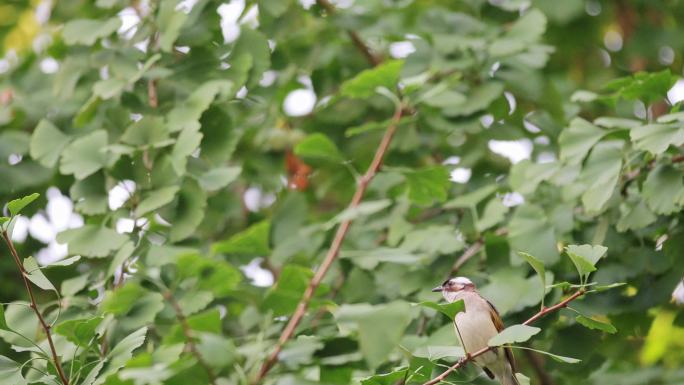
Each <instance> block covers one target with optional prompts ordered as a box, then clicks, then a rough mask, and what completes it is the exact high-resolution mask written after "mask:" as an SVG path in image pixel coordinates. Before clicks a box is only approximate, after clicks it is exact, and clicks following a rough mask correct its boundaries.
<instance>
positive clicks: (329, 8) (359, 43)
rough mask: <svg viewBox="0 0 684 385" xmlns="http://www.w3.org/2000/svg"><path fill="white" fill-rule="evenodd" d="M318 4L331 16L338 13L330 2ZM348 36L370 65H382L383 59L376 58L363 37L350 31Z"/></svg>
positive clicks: (319, 0)
mask: <svg viewBox="0 0 684 385" xmlns="http://www.w3.org/2000/svg"><path fill="white" fill-rule="evenodd" d="M316 3H318V6H319V7H321V8H323V9H325V11H326V12H327V13H328V14H330V15H332V14H334V13H335V11H336V9H335V6H334V5H332V4H331V3H330V1H328V0H316ZM347 34H348V35H349V38H350V39H351V41H352V43H354V46H355V47H356V49H357V50H358V51H359V52H361V53H362V54H363V56H364V57H365V58H366V60H367V61H368V63H370V64H371V65H372V66H373V67H375V66H377V65H378V64H380V63H382V59H381V58H379V57H378V56H376V55H375V54H374V53H373V51H371V49H370V47H368V45H367V44H366V43H365V42H364V41H363V39H361V36H359V34H358V33H357V32H356V31H352V30H348V31H347Z"/></svg>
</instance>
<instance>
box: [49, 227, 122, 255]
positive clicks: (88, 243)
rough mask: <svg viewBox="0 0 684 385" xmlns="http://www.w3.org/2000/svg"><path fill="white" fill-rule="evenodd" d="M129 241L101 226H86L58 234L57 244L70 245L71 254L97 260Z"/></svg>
mask: <svg viewBox="0 0 684 385" xmlns="http://www.w3.org/2000/svg"><path fill="white" fill-rule="evenodd" d="M127 240H128V237H127V236H125V235H122V234H119V233H117V232H116V231H115V230H112V229H110V228H108V227H104V226H100V225H85V226H83V227H79V228H77V229H70V230H65V231H62V232H61V233H59V234H57V242H59V243H62V244H65V243H67V244H69V254H80V255H83V256H86V257H95V258H102V257H106V256H108V255H109V254H110V253H111V252H112V251H114V250H117V249H119V248H120V247H121V246H123V244H124V243H125V242H126V241H127Z"/></svg>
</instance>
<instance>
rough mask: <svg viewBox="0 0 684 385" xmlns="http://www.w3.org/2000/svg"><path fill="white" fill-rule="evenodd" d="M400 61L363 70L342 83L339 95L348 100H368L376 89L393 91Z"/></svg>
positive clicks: (391, 61) (397, 80)
mask: <svg viewBox="0 0 684 385" xmlns="http://www.w3.org/2000/svg"><path fill="white" fill-rule="evenodd" d="M403 65H404V62H403V61H402V60H389V61H386V62H384V63H383V64H380V65H379V66H377V67H375V68H372V69H368V70H364V71H362V72H360V73H359V74H357V75H356V76H355V77H353V78H352V79H349V80H347V81H345V82H344V83H342V86H341V87H340V94H341V95H342V96H346V97H349V98H361V99H363V98H369V97H371V96H373V95H374V94H375V92H376V89H377V88H378V87H384V88H387V89H388V90H394V89H395V87H396V85H397V83H398V82H399V73H400V72H401V68H402V67H403Z"/></svg>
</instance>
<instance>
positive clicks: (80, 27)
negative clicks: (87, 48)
mask: <svg viewBox="0 0 684 385" xmlns="http://www.w3.org/2000/svg"><path fill="white" fill-rule="evenodd" d="M119 27H121V19H120V18H119V17H112V18H110V19H107V20H96V19H76V20H70V21H68V22H67V23H66V24H64V29H63V30H62V37H63V38H64V42H65V43H66V44H67V45H76V44H81V45H93V44H95V42H96V41H97V40H98V39H101V38H103V37H107V36H109V35H111V34H113V33H114V32H116V30H118V29H119Z"/></svg>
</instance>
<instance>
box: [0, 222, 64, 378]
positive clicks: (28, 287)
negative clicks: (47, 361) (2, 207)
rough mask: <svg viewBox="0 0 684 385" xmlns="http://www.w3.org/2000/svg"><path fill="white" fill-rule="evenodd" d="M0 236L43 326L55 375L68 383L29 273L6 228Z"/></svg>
mask: <svg viewBox="0 0 684 385" xmlns="http://www.w3.org/2000/svg"><path fill="white" fill-rule="evenodd" d="M2 238H3V239H4V240H5V244H7V247H8V248H9V250H10V254H12V257H13V258H14V263H16V265H17V268H18V269H19V272H20V273H21V278H22V280H23V281H24V286H25V287H26V291H27V292H28V295H29V298H30V299H31V309H33V312H34V313H36V317H38V321H39V322H40V326H41V327H42V328H43V331H44V332H45V336H46V337H47V341H48V345H50V353H51V354H52V363H53V364H54V366H55V369H56V370H57V375H59V379H60V381H62V384H64V385H69V379H67V376H66V375H65V374H64V369H62V364H61V363H60V361H59V355H57V350H56V349H55V343H54V342H53V341H52V332H51V330H52V327H51V326H50V325H49V324H48V323H47V322H45V318H43V315H42V314H41V312H40V310H38V303H37V302H36V297H35V295H34V294H33V288H32V286H31V283H30V282H29V280H28V277H27V276H28V274H29V273H28V272H27V271H26V269H24V265H23V264H22V263H21V259H19V254H18V253H17V249H16V248H15V247H14V243H13V242H12V239H11V238H10V236H9V234H8V233H7V231H6V230H3V231H2Z"/></svg>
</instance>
